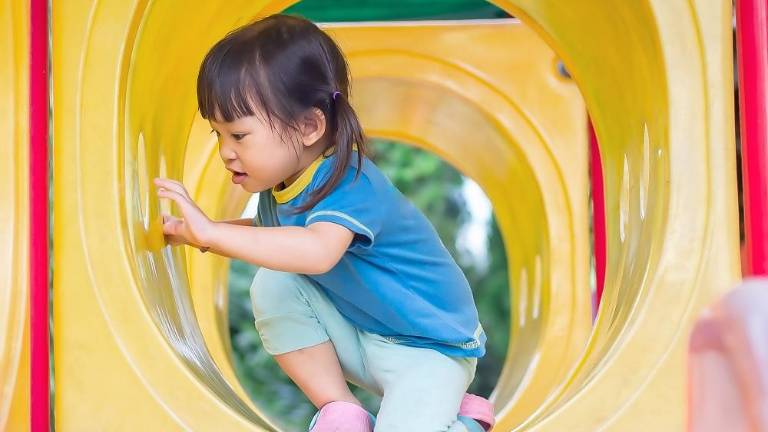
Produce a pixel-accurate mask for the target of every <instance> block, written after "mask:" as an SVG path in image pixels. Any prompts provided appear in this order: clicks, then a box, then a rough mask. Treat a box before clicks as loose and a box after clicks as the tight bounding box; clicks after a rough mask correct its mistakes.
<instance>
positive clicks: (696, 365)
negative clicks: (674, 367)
mask: <svg viewBox="0 0 768 432" xmlns="http://www.w3.org/2000/svg"><path fill="white" fill-rule="evenodd" d="M688 363H689V372H688V430H689V431H693V432H710V431H712V432H715V431H717V432H721V431H728V432H740V431H768V279H765V278H762V279H746V280H744V282H743V283H742V284H741V285H740V286H739V287H738V288H736V289H735V290H733V291H731V292H729V293H728V294H726V295H725V296H724V297H723V298H722V299H720V300H719V301H718V302H717V303H715V305H713V306H712V307H711V308H710V309H708V310H707V311H705V312H704V314H702V316H701V318H700V319H699V320H698V322H697V323H696V326H695V327H694V329H693V332H692V333H691V339H690V353H689V360H688Z"/></svg>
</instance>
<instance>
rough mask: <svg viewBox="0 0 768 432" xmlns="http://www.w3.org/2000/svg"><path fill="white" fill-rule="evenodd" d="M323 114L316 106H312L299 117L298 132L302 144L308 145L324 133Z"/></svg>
mask: <svg viewBox="0 0 768 432" xmlns="http://www.w3.org/2000/svg"><path fill="white" fill-rule="evenodd" d="M325 127H326V123H325V114H323V112H322V111H320V109H319V108H317V107H312V108H310V109H309V110H307V111H306V112H305V113H304V114H302V116H301V118H299V132H300V133H301V141H302V144H304V145H305V146H307V147H309V146H311V145H312V144H314V143H316V142H317V141H318V140H320V138H322V137H323V135H324V134H325Z"/></svg>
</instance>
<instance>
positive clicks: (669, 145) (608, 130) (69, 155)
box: [53, 0, 738, 431]
mask: <svg viewBox="0 0 768 432" xmlns="http://www.w3.org/2000/svg"><path fill="white" fill-rule="evenodd" d="M289 3H290V2H287V1H280V2H267V1H253V0H250V1H244V0H242V1H233V2H227V3H226V4H223V2H222V3H219V2H203V1H199V2H194V4H193V5H191V4H189V2H185V3H184V6H185V7H179V4H177V3H174V2H170V1H165V2H159V1H158V2H151V1H118V0H103V1H98V2H97V1H89V0H79V1H74V0H73V1H66V2H64V1H59V2H56V3H55V5H54V7H53V13H54V15H53V31H54V52H55V53H58V55H55V56H54V64H53V66H54V76H55V77H58V78H57V80H58V81H56V80H55V81H54V97H55V106H56V109H55V110H54V115H55V118H54V126H55V129H54V138H55V142H56V146H57V147H56V161H55V174H56V178H57V181H56V183H55V187H56V189H55V196H56V200H55V204H54V205H55V208H54V211H55V216H54V217H55V220H56V221H57V225H56V228H55V233H54V237H55V241H54V245H55V250H54V254H55V260H56V261H55V266H56V268H57V269H66V271H61V270H60V271H58V272H57V273H56V275H55V279H54V289H55V294H54V298H55V299H56V304H55V306H54V313H55V319H56V323H55V337H56V344H55V347H56V352H55V356H56V358H55V367H56V380H57V397H56V412H57V417H56V422H57V427H61V428H63V429H67V428H69V429H74V430H83V429H86V430H91V429H95V430H100V429H108V428H110V429H112V428H116V427H117V426H116V425H115V423H114V422H115V421H116V420H115V419H120V423H119V425H118V426H119V428H120V429H130V430H133V429H138V428H142V427H143V428H147V429H148V430H176V429H201V430H207V429H214V428H215V429H216V430H218V429H226V430H248V429H250V430H262V429H263V428H273V429H274V428H278V429H279V428H280V425H279V424H276V423H274V422H275V421H276V420H271V419H266V418H265V416H264V415H263V413H261V412H259V410H258V408H257V407H254V406H253V405H252V404H250V403H249V402H248V401H247V398H245V396H244V392H243V391H242V389H241V388H240V387H239V385H238V384H237V382H236V380H235V378H234V373H233V372H232V367H231V364H230V360H229V354H228V350H229V347H228V345H227V343H228V342H227V339H228V338H227V334H226V323H225V322H224V320H223V317H224V316H225V315H224V309H225V308H224V305H225V298H226V297H225V295H224V288H223V285H222V284H223V281H224V279H225V276H224V273H222V272H223V271H224V270H223V269H225V268H226V267H225V266H226V262H225V261H224V260H221V259H220V258H216V257H211V256H209V255H205V256H202V255H199V254H194V253H192V254H189V255H185V254H184V253H183V252H182V251H183V249H181V248H176V249H174V250H171V249H169V248H163V247H162V239H161V237H162V236H161V233H160V231H159V224H158V215H159V211H160V205H159V203H158V202H157V199H156V196H155V194H154V193H152V191H151V185H150V183H149V179H150V178H152V177H154V176H156V175H165V176H170V177H174V178H184V180H185V181H186V182H187V185H188V186H189V187H190V190H192V191H193V193H194V194H195V196H196V197H197V198H198V200H199V202H200V204H201V206H202V207H203V208H204V209H205V210H206V211H207V212H208V213H209V214H210V215H211V216H212V217H215V218H222V217H231V216H232V215H233V213H234V212H235V211H236V210H237V209H239V208H241V206H242V203H243V201H244V199H245V197H244V196H243V195H242V194H238V193H237V192H236V191H233V190H232V188H231V186H227V185H226V177H225V173H224V172H223V170H222V169H221V168H220V166H218V165H217V163H216V157H217V156H216V154H215V152H214V150H215V148H214V147H213V142H212V141H211V139H210V138H209V137H208V136H207V129H205V124H204V123H203V122H201V121H200V119H199V117H196V115H195V97H194V81H195V77H196V73H197V67H198V65H199V63H200V60H201V59H202V57H203V55H204V54H205V52H206V51H207V49H208V47H210V46H211V45H212V44H213V43H214V42H215V41H216V40H218V39H219V38H220V37H221V36H223V35H224V34H225V33H226V32H227V31H228V30H230V29H231V28H233V27H235V26H237V25H239V24H243V23H245V22H247V21H249V20H251V19H252V18H254V17H255V16H257V15H258V14H260V13H265V11H276V10H280V9H281V8H282V7H285V6H287V5H288V4H289ZM498 3H499V4H500V5H501V6H503V7H507V8H509V9H510V10H512V11H513V13H515V14H516V15H517V16H521V17H523V20H524V22H526V24H528V25H530V26H531V27H532V28H534V29H535V30H536V31H537V32H538V33H539V35H540V36H541V37H542V38H543V39H544V40H545V41H547V42H548V43H549V45H550V47H551V48H552V49H554V51H555V52H556V53H557V55H558V56H559V57H561V58H563V59H564V61H565V63H566V65H567V66H568V69H569V71H570V72H571V73H572V75H573V76H574V77H575V80H576V82H578V84H579V86H580V88H581V91H582V94H583V95H584V98H585V100H586V102H587V106H588V107H589V109H590V112H591V113H592V116H593V119H594V121H595V126H596V130H597V133H598V135H599V138H600V141H601V143H602V145H603V149H602V154H603V162H604V170H605V173H606V180H607V182H606V199H607V213H608V214H607V216H608V239H609V245H608V246H609V249H608V252H609V254H608V256H609V263H608V274H607V279H606V292H605V297H604V302H605V303H604V305H603V307H602V309H601V312H600V315H599V317H598V321H597V324H596V327H595V331H594V333H593V334H592V337H591V339H589V341H587V339H586V338H587V336H588V335H587V332H588V328H589V320H588V313H589V303H588V301H587V290H586V274H587V273H586V265H587V262H588V261H587V258H588V257H587V244H588V238H587V229H586V203H585V196H586V192H585V191H586V182H585V178H586V174H585V173H586V158H585V154H584V150H585V149H586V144H585V143H584V133H583V125H584V117H583V115H584V114H583V109H582V107H581V104H580V103H579V102H578V94H577V92H576V90H575V88H574V87H573V85H572V84H570V83H567V82H563V81H562V80H561V79H560V78H558V77H557V75H556V74H555V73H554V70H555V69H554V66H555V55H554V54H552V53H551V52H550V51H549V50H548V49H547V48H546V47H544V46H543V45H542V44H541V42H539V41H538V40H537V39H536V38H535V37H533V36H532V35H531V32H530V31H528V30H525V29H521V28H520V26H516V25H513V24H511V23H509V22H507V23H502V24H497V25H487V26H482V25H480V23H471V24H455V25H453V27H451V26H452V25H430V26H425V27H423V28H422V27H418V28H414V27H411V26H407V25H403V24H394V25H387V26H386V28H385V29H382V28H375V26H371V25H369V26H365V25H360V26H336V27H333V28H332V29H331V31H332V32H334V34H335V35H336V36H337V37H338V38H339V40H340V42H341V43H342V46H343V47H344V49H345V50H346V51H347V53H348V55H349V58H350V64H351V66H352V73H353V75H354V90H353V92H354V96H353V102H354V104H355V105H356V107H358V109H359V111H360V113H361V116H362V118H363V122H364V123H365V126H366V128H367V129H368V130H369V131H370V133H371V134H372V135H379V136H385V137H391V138H397V139H400V140H403V141H405V142H410V143H412V144H414V145H418V146H422V147H425V148H428V149H430V150H433V151H435V152H437V153H438V154H440V155H441V156H442V157H444V158H445V159H446V160H448V161H449V162H451V163H453V164H454V165H456V166H457V167H458V168H459V169H461V170H462V171H463V172H464V173H466V174H467V175H469V176H472V177H474V178H475V179H477V180H478V181H479V182H480V184H481V185H482V186H483V187H484V188H485V189H486V192H488V194H489V196H490V197H491V199H492V200H493V202H494V206H495V209H496V211H497V213H498V215H499V216H500V226H501V229H502V234H503V236H504V240H505V242H506V244H507V248H508V256H509V259H510V275H511V278H512V281H511V286H512V288H513V297H512V302H513V309H514V311H515V312H514V313H513V316H512V320H513V321H512V323H511V327H510V331H511V335H512V338H511V339H512V340H511V342H510V347H509V357H508V364H507V365H506V367H505V369H504V371H503V374H502V379H501V381H500V383H499V386H498V387H497V390H496V392H495V393H494V399H495V402H496V405H497V406H496V408H497V412H498V417H499V423H498V426H497V429H496V430H500V431H507V430H512V429H515V428H518V429H523V428H525V429H527V428H538V429H541V430H585V431H593V430H598V429H607V428H610V429H614V430H622V431H623V430H636V429H643V430H646V429H650V430H679V429H682V426H683V418H684V417H683V416H684V404H683V382H682V377H683V376H684V373H683V366H684V363H683V359H684V347H685V341H686V338H687V333H688V330H689V328H690V325H691V322H692V317H693V316H694V315H695V313H696V312H697V311H698V310H699V309H700V308H701V307H702V305H704V304H706V303H707V302H709V301H710V300H711V299H712V298H713V296H715V295H716V294H717V293H719V292H721V291H723V290H725V289H726V288H727V287H728V286H730V285H731V284H732V282H733V281H734V279H736V278H737V277H738V275H737V268H738V263H737V241H738V238H737V226H738V225H737V218H736V197H735V193H736V188H735V174H734V170H733V166H734V161H733V157H734V156H733V154H734V152H733V146H734V145H733V138H732V136H733V134H732V132H733V119H732V112H733V110H732V108H733V107H732V106H731V95H730V94H729V91H730V90H731V87H730V86H731V78H732V77H731V75H730V74H731V64H732V62H731V58H730V39H729V37H730V27H729V17H730V10H729V7H730V6H729V4H730V3H729V2H726V1H725V0H722V1H720V2H715V3H713V2H711V1H709V2H704V1H703V0H701V1H695V0H692V1H690V2H684V1H682V0H675V1H669V0H648V1H638V2H624V1H619V0H615V1H605V0H599V1H598V0H582V1H578V2H575V3H572V4H570V6H571V7H568V8H564V7H563V6H562V3H561V2H555V1H554V0H516V1H500V2H498ZM705 3H706V5H705ZM713 5H714V6H717V7H712V6H713ZM705 6H706V7H705ZM180 23H183V25H181V24H180ZM168 29H174V31H168ZM414 40H419V41H420V44H419V45H422V44H423V45H424V46H425V47H423V48H422V47H419V48H416V47H411V46H408V42H411V44H413V45H417V44H414V43H413V41H414ZM499 41H500V42H499ZM427 42H429V43H428V44H427ZM497 43H498V45H499V47H498V48H499V49H500V50H502V51H501V52H500V53H499V54H491V51H490V50H489V51H487V52H486V51H485V47H486V46H487V45H488V46H491V45H492V46H494V47H495V46H496V45H495V44H497ZM504 45H506V46H507V47H506V48H504ZM467 46H470V48H467ZM494 49H496V48H494ZM515 50H517V51H518V52H517V53H515V52H514V51H515ZM507 51H512V52H507ZM170 59H172V61H171V60H170ZM526 68H534V70H535V71H538V72H539V73H538V74H537V73H533V71H531V70H526ZM57 82H58V83H65V84H57ZM513 194H514V195H513ZM718 222H719V224H718ZM190 276H191V278H192V279H191V280H192V281H193V282H192V283H190ZM126 401H129V402H128V403H126ZM126 412H130V413H139V414H138V415H136V414H134V415H129V416H126V415H125V413H126ZM94 413H98V414H97V415H94Z"/></svg>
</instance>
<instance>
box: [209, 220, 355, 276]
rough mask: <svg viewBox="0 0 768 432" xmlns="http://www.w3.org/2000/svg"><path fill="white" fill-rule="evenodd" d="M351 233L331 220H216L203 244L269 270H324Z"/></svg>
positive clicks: (341, 252)
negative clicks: (269, 223)
mask: <svg viewBox="0 0 768 432" xmlns="http://www.w3.org/2000/svg"><path fill="white" fill-rule="evenodd" d="M353 236H354V234H353V233H352V231H350V230H348V229H347V228H345V227H343V226H341V225H338V224H335V223H332V222H317V223H313V224H311V225H310V226H308V227H295V226H286V227H254V226H241V225H234V224H228V223H221V222H215V223H214V224H213V228H212V229H211V230H210V231H209V233H208V235H207V236H206V237H207V239H206V240H205V241H204V245H205V246H207V247H208V248H209V250H210V251H212V252H215V253H217V254H219V255H224V256H227V257H230V258H236V259H239V260H242V261H246V262H249V263H252V264H255V265H258V266H262V267H266V268H269V269H272V270H278V271H284V272H290V273H302V274H321V273H325V272H327V271H328V270H330V269H331V268H333V266H335V265H336V263H338V262H339V260H340V259H341V257H342V255H344V252H345V251H346V250H347V248H348V247H349V245H350V244H351V243H352V238H353Z"/></svg>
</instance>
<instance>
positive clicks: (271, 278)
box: [250, 267, 306, 318]
mask: <svg viewBox="0 0 768 432" xmlns="http://www.w3.org/2000/svg"><path fill="white" fill-rule="evenodd" d="M302 278H303V276H301V275H298V274H295V273H287V272H281V271H277V270H270V269H267V268H264V267H262V268H260V269H259V270H258V271H257V272H256V275H255V276H254V277H253V282H252V283H251V289H250V291H251V304H252V306H253V314H254V316H255V317H256V318H259V317H261V316H265V315H267V314H269V315H273V314H275V313H278V312H279V311H281V310H282V309H284V308H285V307H286V306H289V305H290V304H292V303H293V302H301V303H303V304H305V303H306V299H305V298H304V295H303V294H302V293H301V284H302V283H306V281H304V280H303V279H302Z"/></svg>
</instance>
